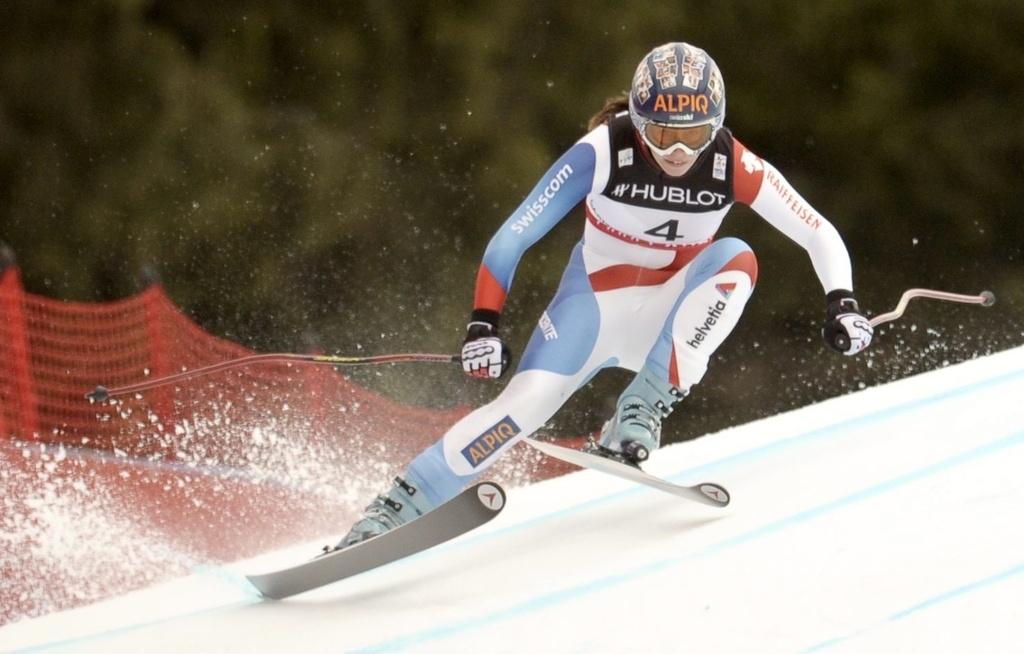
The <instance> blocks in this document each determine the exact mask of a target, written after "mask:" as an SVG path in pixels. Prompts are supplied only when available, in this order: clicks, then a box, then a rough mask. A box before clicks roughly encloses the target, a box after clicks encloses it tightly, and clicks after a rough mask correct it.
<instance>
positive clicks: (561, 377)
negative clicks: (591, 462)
mask: <svg viewBox="0 0 1024 654" xmlns="http://www.w3.org/2000/svg"><path fill="white" fill-rule="evenodd" d="M724 121H725V84H724V83H723V80H722V76H721V73H720V72H719V69H718V66H717V65H716V64H715V62H714V60H712V58H711V57H710V56H708V54H707V53H706V52H705V51H704V50H702V49H700V48H697V47H695V46H693V45H690V44H687V43H668V44H666V45H663V46H660V47H658V48H655V49H654V50H652V51H651V52H650V53H648V54H647V56H645V57H644V58H643V60H642V61H641V62H640V65H639V66H638V67H637V69H636V73H635V75H634V76H633V82H632V86H631V89H630V91H629V93H628V97H622V98H617V99H615V100H611V101H609V102H608V104H607V105H606V106H605V107H604V109H602V111H601V112H600V113H599V114H598V115H596V116H595V117H594V118H593V119H592V120H591V124H590V130H591V131H590V132H589V133H587V134H586V135H585V136H583V137H582V138H581V139H580V140H579V141H577V142H576V143H575V144H574V145H573V146H572V147H571V148H569V150H568V151H566V152H565V153H564V154H563V155H562V156H561V157H560V158H559V159H558V160H557V161H556V162H555V163H554V165H552V166H551V167H550V169H548V171H547V172H546V173H545V174H544V176H543V177H542V178H541V179H540V181H539V182H538V183H537V185H536V186H535V187H534V188H533V190H532V191H531V192H530V193H529V194H528V195H527V197H526V199H525V200H524V201H523V203H522V204H520V205H519V206H518V207H517V208H516V209H515V211H513V212H512V214H511V216H509V218H508V219H507V220H506V221H505V223H504V224H503V225H502V226H501V228H500V229H499V230H498V232H497V233H496V234H495V235H494V237H493V238H492V239H491V241H490V243H489V244H488V246H487V249H486V251H485V252H484V256H483V262H482V264H481V266H480V269H479V273H478V275H477V279H476V292H475V299H474V303H475V306H474V310H473V312H472V317H471V320H470V322H469V325H468V326H467V334H466V340H465V343H464V345H463V349H462V364H463V367H464V370H465V372H466V373H467V374H468V375H471V376H474V377H482V378H492V379H493V378H497V377H500V376H502V374H503V373H504V372H505V371H506V370H507V368H508V366H509V360H510V357H509V352H508V348H507V347H506V345H505V344H504V343H503V342H502V339H501V337H500V335H499V318H500V315H501V310H502V307H503V305H504V302H505V298H506V295H507V294H508V292H509V289H510V287H511V285H512V277H513V274H514V272H515V269H516V266H517V265H518V263H519V260H520V258H521V257H522V255H523V254H524V253H525V251H526V250H527V249H528V248H529V247H530V246H532V245H533V244H534V243H536V242H537V241H538V240H540V239H541V238H542V237H543V236H544V235H545V234H546V233H547V232H548V231H550V230H551V228H552V227H554V226H555V224H557V223H558V222H559V221H560V220H561V219H562V218H563V217H565V216H566V215H567V214H568V213H569V212H570V210H571V209H573V208H574V207H575V206H576V205H577V204H579V203H580V202H583V203H584V209H585V215H586V223H585V225H584V228H583V238H582V240H581V241H580V242H579V243H578V244H577V245H576V246H575V247H574V249H573V251H572V255H571V257H570V259H569V264H568V267H567V268H566V270H565V272H564V274H563V277H562V280H561V284H560V285H559V288H558V291H557V292H556V293H555V297H554V298H553V299H552V301H551V303H550V304H549V305H548V307H547V310H545V311H544V312H543V313H542V314H541V316H540V320H539V321H538V324H537V327H536V329H535V330H534V332H533V335H532V337H531V338H530V341H529V343H528V344H527V346H526V350H525V352H524V353H523V357H522V360H521V361H520V363H519V367H518V369H517V371H516V373H515V375H513V376H512V378H511V380H510V381H509V383H508V385H507V386H506V387H505V389H504V390H503V391H502V392H501V394H500V395H498V397H497V398H496V399H495V400H494V401H492V402H490V403H489V404H487V405H485V406H483V407H480V408H479V409H477V410H475V411H473V412H472V413H470V414H468V415H467V416H466V417H464V418H463V419H461V420H460V421H458V422H457V423H456V424H455V425H453V426H452V427H451V428H450V429H449V430H448V432H447V433H445V434H444V436H443V437H442V438H441V439H440V440H439V441H438V442H437V443H435V444H434V445H432V446H431V447H429V448H427V449H426V450H425V451H423V452H422V453H421V454H420V455H419V456H417V457H416V458H415V459H413V461H412V462H411V463H410V464H409V466H408V468H407V469H406V470H405V472H404V474H403V476H401V477H398V478H396V479H395V483H394V485H393V487H391V488H390V489H389V490H388V491H387V492H386V493H385V494H383V495H381V496H379V497H377V498H376V499H374V500H373V501H372V502H371V504H370V505H369V506H368V507H367V509H366V512H365V514H364V515H363V517H362V518H361V519H360V520H359V521H357V522H356V523H355V524H354V525H353V526H352V528H351V530H350V531H349V533H348V534H347V535H346V536H345V537H344V538H343V539H342V540H341V542H340V543H338V546H337V547H338V548H344V547H348V546H350V545H353V544H356V543H360V542H362V541H364V540H366V539H368V538H372V537H374V536H377V535H379V534H382V533H384V532H386V531H388V530H390V529H393V528H394V527H396V526H398V525H401V524H403V523H405V522H407V521H409V520H412V519H414V518H416V517H418V516H420V515H422V514H424V513H426V512H428V511H430V510H431V509H433V508H434V507H436V506H438V505H439V504H441V503H443V502H445V501H447V500H448V499H450V498H452V497H454V496H455V495H456V494H457V493H458V492H459V491H460V490H461V489H462V488H463V487H464V486H465V485H467V484H468V483H469V482H471V481H472V480H474V479H475V478H476V477H478V476H479V475H480V474H481V473H482V472H483V471H484V470H485V469H486V468H487V467H488V466H490V465H491V464H493V463H494V462H495V460H496V459H498V458H499V457H500V456H501V454H502V453H503V452H505V451H507V450H508V449H509V448H511V447H512V446H513V445H514V444H515V443H516V442H518V441H519V440H521V439H523V438H525V437H527V436H528V435H530V434H531V433H533V432H534V431H536V430H537V429H539V428H540V427H541V426H542V425H543V424H544V423H545V422H546V421H547V420H548V419H549V418H551V416H552V415H554V413H555V412H556V411H557V410H558V409H559V408H560V407H561V406H562V405H563V404H564V403H565V401H566V400H567V399H568V398H569V396H571V395H572V394H573V393H574V392H575V391H576V390H577V389H579V388H580V387H582V386H583V385H585V384H586V383H587V382H588V381H589V380H590V379H591V378H592V377H593V376H594V375H595V374H597V372H599V371H600V370H601V369H603V368H607V367H611V366H616V367H620V368H626V369H628V370H631V371H635V372H636V377H635V378H634V379H633V380H632V382H631V383H630V384H629V385H628V386H627V387H626V389H625V390H624V391H623V392H622V394H621V396H620V397H619V399H618V402H617V405H616V410H615V414H614V415H613V416H612V417H611V418H610V419H609V420H608V421H607V422H606V423H605V424H604V427H603V429H602V430H601V434H600V436H599V438H598V439H597V442H595V443H592V444H591V445H590V446H589V449H590V450H591V451H592V452H594V453H597V454H600V455H602V456H607V457H610V458H614V459H617V460H619V461H623V462H626V463H630V464H638V463H639V462H642V461H643V460H645V459H646V458H647V457H648V456H649V454H650V452H651V451H653V450H654V449H655V448H657V447H658V445H659V444H660V440H661V422H662V420H663V419H664V418H665V417H666V416H668V415H669V413H670V412H671V411H672V409H673V406H674V405H675V404H676V403H677V402H679V401H680V400H681V399H682V398H684V397H685V396H686V395H687V393H688V392H689V390H690V388H691V387H692V386H693V385H694V384H696V383H697V382H699V381H700V380H701V378H702V377H703V376H704V374H705V371H706V370H707V367H708V359H709V357H710V356H711V354H712V353H713V352H714V351H715V350H716V349H717V348H718V347H719V345H721V344H722V342H723V340H724V339H725V338H726V336H728V334H729V333H730V332H731V331H732V329H733V327H734V326H735V325H736V322H737V321H738V320H739V317H740V314H741V313H742V311H743V307H744V305H745V304H746V302H747V300H748V299H749V297H750V294H751V292H752V290H753V288H754V284H755V283H756V281H757V260H756V259H755V257H754V253H753V252H752V251H751V249H750V247H749V246H748V245H747V244H746V243H744V242H743V241H741V240H739V239H736V238H722V239H718V240H716V239H715V233H716V232H717V231H718V228H719V226H720V225H721V223H722V221H723V219H724V218H725V216H726V213H727V212H728V211H729V208H730V207H731V206H732V204H733V203H734V202H742V203H743V204H746V205H748V206H750V207H751V208H752V209H753V210H754V211H755V212H757V213H758V214H759V215H760V216H762V217H763V218H764V219H765V220H767V221H768V222H769V223H770V224H771V225H773V226H774V227H776V228H777V229H778V230H779V231H781V232H782V233H783V234H785V235H786V236H788V237H789V238H790V239H792V240H793V241H795V242H796V243H797V244H798V245H800V246H801V247H802V248H803V249H804V250H806V251H807V254H808V255H809V256H810V259H811V262H812V263H813V266H814V271H815V273H816V274H817V276H818V279H819V280H820V282H821V285H822V287H823V289H824V291H825V294H826V295H825V299H826V317H825V323H824V327H823V330H822V333H823V336H824V338H825V341H826V342H827V343H828V345H829V346H831V347H832V348H834V349H836V350H838V351H840V352H842V353H843V354H846V355H854V354H856V353H858V352H859V351H861V350H863V349H864V348H865V347H867V346H868V345H869V344H870V342H871V337H872V329H871V325H870V324H869V322H868V321H867V319H865V318H864V316H862V315H861V314H860V310H859V309H858V306H857V302H856V300H855V299H854V297H853V293H852V289H853V278H852V272H851V266H850V258H849V255H848V253H847V251H846V247H845V245H844V244H843V240H842V238H841V237H840V235H839V233H838V232H837V231H836V229H835V228H834V227H833V226H832V224H831V223H829V222H828V221H827V220H826V219H825V218H824V217H823V216H822V215H821V214H820V213H818V212H817V211H816V210H815V209H814V208H813V207H812V206H811V205H810V204H809V203H808V202H807V201H806V200H804V199H803V198H802V197H801V196H800V195H799V194H798V193H797V192H796V190H794V189H793V187H792V186H791V185H790V184H789V182H787V181H786V179H785V178H784V177H783V176H782V174H781V173H779V171H778V170H777V169H776V168H775V167H774V166H772V165H771V164H770V163H768V162H767V161H765V160H764V159H761V158H760V157H758V156H757V155H755V154H754V153H753V152H751V151H750V150H748V149H747V148H746V147H745V146H744V145H743V144H742V143H740V142H739V141H738V140H736V139H735V138H734V137H733V135H732V134H731V132H730V131H729V130H728V129H727V128H726V127H724Z"/></svg>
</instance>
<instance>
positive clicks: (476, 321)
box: [462, 310, 511, 379]
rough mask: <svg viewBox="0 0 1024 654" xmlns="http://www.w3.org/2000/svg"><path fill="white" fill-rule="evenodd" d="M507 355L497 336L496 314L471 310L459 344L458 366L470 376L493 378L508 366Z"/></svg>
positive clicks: (503, 372) (509, 356) (506, 349)
mask: <svg viewBox="0 0 1024 654" xmlns="http://www.w3.org/2000/svg"><path fill="white" fill-rule="evenodd" d="M510 360H511V355H510V353H509V351H508V347H506V346H505V343H504V342H502V340H501V337H499V336H498V314H496V313H494V312H493V311H482V310H477V311H474V312H473V317H472V320H471V322H470V323H469V324H468V325H466V340H465V341H464V342H463V344H462V370H463V372H465V373H466V374H467V375H469V376H470V377H477V378H479V379H497V378H498V377H501V376H502V375H503V374H505V371H506V370H508V367H509V362H510Z"/></svg>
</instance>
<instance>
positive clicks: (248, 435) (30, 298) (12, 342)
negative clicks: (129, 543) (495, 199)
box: [0, 267, 552, 477]
mask: <svg viewBox="0 0 1024 654" xmlns="http://www.w3.org/2000/svg"><path fill="white" fill-rule="evenodd" d="M251 354H253V352H252V351H250V350H248V349H246V348H244V347H242V346H240V345H238V344H236V343H232V342H230V341H226V340H224V339H220V338H217V337H214V336H212V335H210V334H207V333H206V332H204V331H203V330H202V329H201V328H200V327H198V326H197V325H196V324H195V323H193V322H192V321H191V320H189V319H188V317H186V316H185V315H184V314H183V313H182V312H181V311H180V310H179V309H178V308H177V307H176V306H175V305H174V304H173V302H171V300H170V299H169V298H168V296H167V295H166V293H165V292H164V290H163V287H162V286H160V285H153V286H150V287H149V288H147V289H146V290H145V291H143V292H141V293H140V294H138V295H136V296H134V297H130V298H127V299H123V300H119V301H114V302H107V303H82V302H67V301H59V300H54V299H50V298H45V297H40V296H37V295H33V294H29V293H25V292H24V290H23V289H22V286H21V282H20V277H19V273H18V270H17V268H14V267H11V268H8V269H7V270H6V271H4V273H3V275H2V277H0V436H8V437H15V438H18V439H22V440H26V441H35V442H43V443H51V444H64V445H74V446H85V447H88V448H96V449H103V450H111V451H116V452H117V453H118V454H121V455H125V456H137V457H156V458H160V459H175V460H188V461H193V462H201V463H205V464H208V465H217V466H242V467H246V466H249V465H250V464H251V462H252V460H253V457H254V454H253V449H252V448H253V444H254V443H256V444H260V443H261V441H262V442H263V444H265V442H266V441H268V440H270V441H274V442H275V443H278V442H281V441H284V440H286V441H288V442H289V443H291V444H292V445H293V446H296V444H297V443H301V444H302V446H303V447H313V446H315V447H317V448H320V449H324V450H333V451H337V450H339V449H353V448H357V447H358V449H359V450H361V451H364V452H367V453H368V455H370V456H376V457H377V459H378V460H385V461H392V462H398V461H407V460H408V459H409V458H410V457H411V456H413V455H415V453H416V452H418V451H419V450H421V449H422V448H424V447H426V446H427V445H429V444H430V443H432V442H433V441H434V440H436V439H437V438H438V437H439V436H440V435H441V434H443V433H444V431H445V430H446V429H447V428H448V427H449V426H450V425H451V424H452V423H453V422H454V421H455V420H457V419H458V418H459V417H461V416H462V415H464V414H465V413H466V411H467V409H465V408H464V409H456V410H445V411H440V410H432V409H427V408H420V407H411V406H407V405H402V404H400V403H397V402H394V401H392V400H389V399H388V398H385V397H383V396H381V395H379V394H377V393H374V392H371V391H369V390H367V389H365V388H363V387H361V386H359V385H358V384H356V383H354V382H352V381H351V380H349V379H348V378H346V377H345V376H343V375H342V374H340V373H339V372H338V371H336V370H334V369H332V368H330V367H327V366H321V365H309V364H306V365H302V364H294V363H288V364H279V363H274V364H261V365H253V366H247V367H245V368H240V369H232V370H228V371H223V372H218V373H215V374H213V375H210V376H208V377H203V378H200V379H198V380H194V381H187V382H183V383H182V384H179V385H171V386H166V387H160V388H156V389H153V390H150V391H147V392H146V393H145V394H138V395H135V396H131V397H128V398H127V399H118V400H115V401H111V402H109V403H99V404H92V403H90V402H89V401H87V400H86V399H85V397H84V395H85V393H86V392H88V391H91V390H92V389H93V388H95V386H96V385H97V384H98V383H103V384H104V385H106V386H108V387H117V386H124V385H129V384H133V383H138V382H140V381H144V380H148V379H153V378H159V377H164V376H166V375H169V374H173V373H177V372H181V371H184V370H194V369H196V368H199V367H202V366H207V365H210V364H213V363H218V362H222V361H227V360H230V359H235V358H238V357H242V356H249V355H251ZM411 365H413V366H415V365H417V364H411ZM534 472H538V473H539V472H540V471H539V470H535V471H534ZM551 472H552V471H551V470H549V471H547V474H541V476H545V477H546V476H549V475H550V473H551Z"/></svg>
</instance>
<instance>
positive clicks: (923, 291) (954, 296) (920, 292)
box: [870, 288, 996, 327]
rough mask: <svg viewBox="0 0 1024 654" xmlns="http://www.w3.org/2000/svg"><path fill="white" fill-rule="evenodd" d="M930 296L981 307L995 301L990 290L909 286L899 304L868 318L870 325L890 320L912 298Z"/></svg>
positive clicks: (935, 298)
mask: <svg viewBox="0 0 1024 654" xmlns="http://www.w3.org/2000/svg"><path fill="white" fill-rule="evenodd" d="M919 297H924V298H931V299H933V300H944V301H946V302H960V303H962V304H980V305H981V306H983V307H990V306H992V305H993V304H995V303H996V296H995V294H994V293H993V292H992V291H982V292H981V293H978V294H977V295H962V294H960V293H947V292H946V291H933V290H930V289H927V288H911V289H908V290H906V291H904V292H903V296H902V297H901V298H900V301H899V304H897V305H896V308H895V309H893V310H892V311H890V312H888V313H883V314H880V315H877V316H875V317H874V318H872V319H871V320H870V322H871V326H872V327H878V326H879V325H883V324H885V323H887V322H892V321H893V320H896V319H897V318H899V317H900V316H902V315H903V312H904V311H906V309H907V304H909V303H910V301H911V300H913V299H914V298H919Z"/></svg>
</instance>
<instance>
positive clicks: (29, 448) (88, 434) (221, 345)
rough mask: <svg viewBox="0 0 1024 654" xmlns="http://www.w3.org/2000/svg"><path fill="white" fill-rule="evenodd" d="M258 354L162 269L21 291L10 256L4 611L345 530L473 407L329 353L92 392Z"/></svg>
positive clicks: (547, 470) (528, 466)
mask: <svg viewBox="0 0 1024 654" xmlns="http://www.w3.org/2000/svg"><path fill="white" fill-rule="evenodd" d="M252 354H253V352H251V351H250V350H248V349H246V348H243V347H241V346H240V345H238V344H236V343H232V342H230V341H226V340H224V339H220V338H216V337H214V336H212V335H210V334H207V333H205V332H204V331H203V330H202V329H200V328H199V327H198V326H197V325H196V324H195V323H193V322H192V321H191V320H189V319H188V317H186V316H185V315H184V314H183V313H182V312H181V311H180V310H179V309H178V308H177V307H175V306H174V304H173V303H172V302H171V300H170V299H169V298H168V297H167V295H166V293H165V292H164V290H163V288H162V287H161V286H159V285H154V286H151V287H149V288H147V289H146V290H145V291H143V292H141V293H140V294H138V295H136V296H134V297H130V298H126V299H123V300H119V301H116V302H107V303H97V304H91V303H81V302H65V301H58V300H54V299H51V298H45V297H40V296H37V295H33V294H29V293H25V291H24V289H23V288H22V285H21V280H20V275H19V272H18V270H17V268H14V267H10V268H7V269H5V270H4V271H3V272H2V273H0V479H3V486H4V503H3V504H0V531H3V532H4V533H5V538H6V540H7V542H8V544H9V545H11V547H8V548H0V578H2V579H4V581H5V584H2V585H0V586H2V587H0V625H2V624H4V623H5V622H9V621H11V620H16V619H19V618H24V617H30V616H33V615H41V614H44V613H48V612H50V611H55V610H61V609H64V608H69V607H72V606H77V605H80V604H82V603H86V602H89V601H95V600H96V599H100V598H103V597H109V596H111V595H116V594H120V593H123V592H127V591H128V590H131V589H133V588H138V587H142V586H144V585H147V584H149V583H153V582H154V581H156V580H159V579H164V578H169V577H172V576H175V575H179V574H187V572H188V570H189V569H190V568H191V567H193V566H194V565H196V564H198V563H201V562H204V561H206V562H221V561H230V560H238V559H241V558H244V557H248V556H253V555H255V554H259V553H262V552H265V551H268V550H271V549H274V548H276V547H280V546H283V545H286V544H291V543H295V542H298V541H300V540H305V539H312V538H318V537H323V538H325V539H326V540H325V541H324V542H335V540H336V539H337V538H338V536H340V534H341V533H344V530H345V528H346V527H347V525H349V524H351V522H352V521H353V520H354V519H355V518H356V517H357V516H358V515H359V513H360V512H361V510H362V508H363V507H364V506H365V505H366V502H367V501H368V500H369V498H371V497H373V496H374V495H375V494H376V493H378V492H380V491H381V490H383V489H384V488H386V487H387V485H388V484H389V483H390V479H391V477H393V476H394V475H395V474H400V472H401V469H402V468H403V467H404V466H405V465H406V464H407V463H408V462H409V461H410V460H411V459H412V457H414V456H415V455H416V454H418V453H419V452H420V451H421V450H422V449H423V448H425V447H427V446H428V445H430V444H431V443H433V442H434V441H435V440H436V439H437V438H439V437H440V436H441V435H442V434H443V433H444V431H445V430H446V429H447V428H448V427H449V426H450V425H451V424H452V423H453V422H455V421H456V420H457V419H458V418H460V417H461V416H462V415H464V414H465V413H466V412H467V411H468V408H462V409H455V410H447V411H437V410H431V409H428V408H422V407H411V406H406V405H402V404H400V403H397V402H394V401H392V400H390V399H388V398H386V397H383V396H381V395H379V394H377V393H374V392H372V391H369V390H367V389H365V388H363V387H361V386H359V385H358V384H356V383H354V382H353V381H352V380H350V379H348V378H346V377H345V376H344V375H342V374H341V373H340V372H338V370H336V369H334V368H331V367H329V366H324V365H311V364H296V363H289V364H281V363H271V364H266V363H264V364H259V365H247V366H245V367H240V368H232V369H230V370H223V371H219V372H216V373H212V374H210V375H208V376H203V377H199V378H196V379H192V380H187V381H184V382H182V383H180V384H174V385H165V386H160V387H158V388H154V389H151V390H148V391H146V392H145V393H140V394H136V395H131V396H127V397H125V398H123V399H122V398H115V399H112V400H110V401H108V402H102V403H96V404H92V403H90V402H89V401H88V400H86V398H85V394H86V393H87V392H89V391H92V390H93V389H94V388H95V387H96V385H97V384H99V383H102V384H104V385H105V386H107V387H109V388H114V387H120V386H127V385H131V384H136V383H139V382H142V381H148V380H153V379H156V378H160V377H164V376H167V375H170V374H174V373H178V372H182V371H185V370H195V369H197V368H200V367H204V366H208V365H211V364H215V363H220V362H224V361H229V360H232V359H236V358H239V357H243V356H250V355H252ZM417 365H423V364H403V366H402V367H401V368H396V369H395V371H396V372H395V374H415V366H417ZM405 366H409V367H408V368H406V367H405ZM569 468H570V466H568V465H567V464H563V463H561V462H558V461H555V460H553V459H546V458H544V457H543V456H541V455H540V454H539V453H537V452H535V451H533V450H532V448H528V447H518V448H515V449H514V450H513V451H512V452H510V453H509V454H508V455H507V456H505V457H503V458H502V459H501V461H499V462H498V463H497V464H496V465H495V466H494V467H492V468H491V469H489V470H488V473H487V474H488V477H489V478H491V479H494V480H496V481H499V482H502V483H505V484H506V485H507V486H516V485H524V484H527V483H530V482H532V481H536V480H538V479H543V478H547V477H552V476H555V475H558V474H561V473H563V472H566V471H568V470H569ZM114 569H116V570H118V571H119V574H118V575H116V576H113V577H112V576H111V575H110V574H108V572H109V571H110V570H114ZM97 570H102V571H103V572H97Z"/></svg>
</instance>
